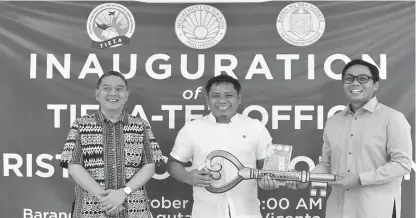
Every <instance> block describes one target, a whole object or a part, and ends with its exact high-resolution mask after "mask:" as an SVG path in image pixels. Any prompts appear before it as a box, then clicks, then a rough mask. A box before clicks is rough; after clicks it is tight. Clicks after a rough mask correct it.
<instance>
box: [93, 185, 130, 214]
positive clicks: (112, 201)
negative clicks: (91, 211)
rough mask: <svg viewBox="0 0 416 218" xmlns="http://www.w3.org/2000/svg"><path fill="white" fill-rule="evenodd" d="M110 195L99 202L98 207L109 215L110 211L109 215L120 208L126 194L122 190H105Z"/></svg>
mask: <svg viewBox="0 0 416 218" xmlns="http://www.w3.org/2000/svg"><path fill="white" fill-rule="evenodd" d="M107 191H109V192H110V193H109V194H108V195H107V196H106V197H104V198H102V199H101V200H99V201H98V202H99V203H100V206H101V207H102V208H103V210H104V211H105V212H106V213H107V214H108V215H109V214H110V211H111V213H114V212H116V211H117V212H118V210H119V208H120V207H122V204H123V202H124V200H125V199H126V197H127V194H126V193H124V191H123V189H118V190H113V189H109V190H107Z"/></svg>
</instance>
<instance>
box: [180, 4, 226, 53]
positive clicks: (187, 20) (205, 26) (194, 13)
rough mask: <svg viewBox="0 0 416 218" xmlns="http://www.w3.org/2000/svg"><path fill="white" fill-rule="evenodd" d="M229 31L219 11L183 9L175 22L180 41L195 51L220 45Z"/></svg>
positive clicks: (193, 7)
mask: <svg viewBox="0 0 416 218" xmlns="http://www.w3.org/2000/svg"><path fill="white" fill-rule="evenodd" d="M226 31H227V22H226V21H225V18H224V15H223V14H222V13H221V11H219V10H218V9H216V8H214V7H212V6H209V5H193V6H189V7H187V8H185V9H183V10H182V11H181V12H180V13H179V15H178V17H177V18H176V21H175V32H176V36H177V37H178V38H179V40H180V41H181V42H182V43H183V44H185V45H186V46H188V47H191V48H194V49H207V48H211V47H213V46H215V45H216V44H218V43H219V42H220V41H221V40H222V39H223V38H224V35H225V32H226Z"/></svg>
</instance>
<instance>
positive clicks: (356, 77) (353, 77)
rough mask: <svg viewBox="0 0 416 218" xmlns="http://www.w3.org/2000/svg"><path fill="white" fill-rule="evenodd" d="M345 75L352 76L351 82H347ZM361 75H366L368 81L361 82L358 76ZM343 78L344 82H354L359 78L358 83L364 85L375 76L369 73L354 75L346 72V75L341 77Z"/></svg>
mask: <svg viewBox="0 0 416 218" xmlns="http://www.w3.org/2000/svg"><path fill="white" fill-rule="evenodd" d="M345 76H351V77H352V81H351V82H350V83H346V82H345V80H344V78H345ZM360 76H365V77H367V81H366V82H363V83H361V82H360V80H359V79H358V77H360ZM341 79H342V82H343V83H344V84H351V83H354V81H355V80H357V82H358V83H360V84H361V85H362V84H366V83H368V81H370V79H372V80H374V77H373V76H369V75H367V74H360V75H358V76H354V75H352V74H345V75H344V76H342V78H341Z"/></svg>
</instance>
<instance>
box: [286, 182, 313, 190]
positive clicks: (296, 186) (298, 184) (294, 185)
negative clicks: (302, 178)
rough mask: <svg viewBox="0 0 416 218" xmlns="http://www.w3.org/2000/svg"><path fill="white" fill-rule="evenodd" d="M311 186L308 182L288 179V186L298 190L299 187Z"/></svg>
mask: <svg viewBox="0 0 416 218" xmlns="http://www.w3.org/2000/svg"><path fill="white" fill-rule="evenodd" d="M308 186H309V183H307V182H296V181H286V187H288V188H290V189H293V190H297V189H305V188H306V187H308Z"/></svg>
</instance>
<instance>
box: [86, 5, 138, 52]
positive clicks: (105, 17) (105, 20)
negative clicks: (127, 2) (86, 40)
mask: <svg viewBox="0 0 416 218" xmlns="http://www.w3.org/2000/svg"><path fill="white" fill-rule="evenodd" d="M135 27H136V24H135V21H134V17H133V14H132V13H131V12H130V11H129V9H127V8H126V7H124V6H123V5H120V4H116V3H105V4H101V5H98V6H97V7H95V8H94V9H93V10H92V12H91V13H90V15H89V17H88V20H87V32H88V35H89V36H90V38H91V39H92V42H91V46H92V47H93V48H97V49H105V48H113V47H117V46H120V45H124V44H129V43H130V37H131V36H132V35H133V33H134V29H135Z"/></svg>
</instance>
